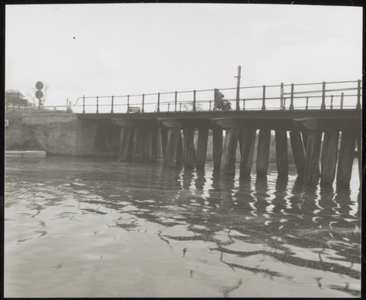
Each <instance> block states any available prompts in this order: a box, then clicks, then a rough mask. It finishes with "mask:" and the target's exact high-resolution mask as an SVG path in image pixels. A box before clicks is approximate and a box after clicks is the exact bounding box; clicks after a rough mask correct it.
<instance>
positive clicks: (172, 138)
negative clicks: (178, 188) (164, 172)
mask: <svg viewBox="0 0 366 300" xmlns="http://www.w3.org/2000/svg"><path fill="white" fill-rule="evenodd" d="M180 134H181V133H180V128H177V127H170V128H168V137H167V144H166V152H165V158H164V166H165V167H175V166H176V158H177V153H178V146H179V141H180V138H181V135H180Z"/></svg>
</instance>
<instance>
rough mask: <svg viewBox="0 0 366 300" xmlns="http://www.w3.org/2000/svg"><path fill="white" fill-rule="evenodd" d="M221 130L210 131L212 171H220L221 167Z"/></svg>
mask: <svg viewBox="0 0 366 300" xmlns="http://www.w3.org/2000/svg"><path fill="white" fill-rule="evenodd" d="M222 141H223V137H222V129H221V128H217V127H215V128H213V129H212V144H213V149H212V154H213V164H214V171H218V170H220V166H221V156H222Z"/></svg>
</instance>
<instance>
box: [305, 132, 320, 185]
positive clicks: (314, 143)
mask: <svg viewBox="0 0 366 300" xmlns="http://www.w3.org/2000/svg"><path fill="white" fill-rule="evenodd" d="M321 141H322V132H321V131H319V130H309V132H308V141H307V147H306V159H305V169H304V183H305V184H309V185H313V184H317V183H318V181H319V175H320V172H319V157H320V147H321Z"/></svg>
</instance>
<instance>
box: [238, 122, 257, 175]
mask: <svg viewBox="0 0 366 300" xmlns="http://www.w3.org/2000/svg"><path fill="white" fill-rule="evenodd" d="M256 135H257V132H256V130H255V129H254V128H250V127H249V128H244V129H242V130H241V132H240V139H239V142H240V150H241V158H240V176H241V177H249V176H250V173H251V172H252V165H253V155H254V144H255V138H256Z"/></svg>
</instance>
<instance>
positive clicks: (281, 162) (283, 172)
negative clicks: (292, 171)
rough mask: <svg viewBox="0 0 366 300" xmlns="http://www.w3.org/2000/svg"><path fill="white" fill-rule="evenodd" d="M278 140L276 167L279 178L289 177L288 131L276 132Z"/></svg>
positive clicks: (280, 130)
mask: <svg viewBox="0 0 366 300" xmlns="http://www.w3.org/2000/svg"><path fill="white" fill-rule="evenodd" d="M275 134H276V136H275V139H276V165H277V174H278V176H279V177H287V176H288V148H287V131H286V129H277V130H276V131H275Z"/></svg>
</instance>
